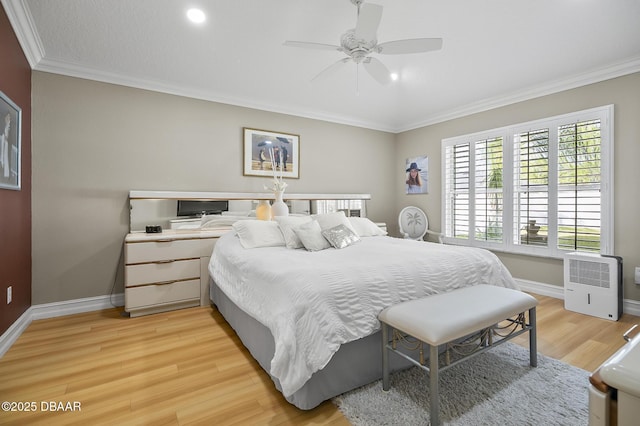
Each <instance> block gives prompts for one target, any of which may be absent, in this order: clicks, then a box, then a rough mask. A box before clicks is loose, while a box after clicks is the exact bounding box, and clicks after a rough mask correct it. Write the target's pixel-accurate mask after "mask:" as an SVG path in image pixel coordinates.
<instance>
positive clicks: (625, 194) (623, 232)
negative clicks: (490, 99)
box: [395, 73, 640, 300]
mask: <svg viewBox="0 0 640 426" xmlns="http://www.w3.org/2000/svg"><path fill="white" fill-rule="evenodd" d="M609 104H614V105H615V109H614V115H615V123H614V132H615V135H614V141H615V145H614V151H615V158H614V162H615V166H614V185H615V192H614V197H615V207H614V208H615V219H614V220H615V235H614V239H615V254H616V255H618V256H622V257H623V260H624V268H623V270H624V282H625V288H624V290H625V294H624V297H625V298H627V299H634V300H640V288H639V287H640V286H637V285H635V284H634V283H633V270H634V267H635V266H640V220H638V218H639V217H640V213H639V212H640V164H639V160H640V73H636V74H632V75H628V76H625V77H620V78H616V79H612V80H607V81H604V82H601V83H597V84H592V85H588V86H584V87H581V88H577V89H573V90H568V91H564V92H560V93H557V94H553V95H549V96H544V97H540V98H537V99H533V100H530V101H526V102H520V103H517V104H513V105H509V106H506V107H502V108H497V109H493V110H490V111H486V112H483V113H478V114H474V115H470V116H467V117H464V118H460V119H456V120H451V121H447V122H443V123H439V124H435V125H431V126H427V127H423V128H420V129H416V130H412V131H407V132H404V133H401V134H398V135H397V136H396V139H397V148H398V149H397V152H396V167H398V168H401V167H403V166H404V164H405V159H406V158H407V157H415V156H418V155H428V156H429V194H428V195H398V196H396V206H397V210H399V209H400V208H402V207H404V206H406V205H409V204H413V205H417V206H419V207H421V208H423V209H424V210H425V211H426V212H427V214H428V215H429V218H430V223H431V228H432V229H436V230H440V229H441V215H440V204H441V198H440V197H441V196H442V193H441V191H440V187H441V173H442V170H441V164H440V145H441V141H442V139H444V138H449V137H452V136H457V135H463V134H468V133H474V132H478V131H482V130H488V129H492V128H497V127H501V126H506V125H510V124H515V123H520V122H526V121H530V120H535V119H539V118H544V117H550V116H554V115H558V114H564V113H569V112H573V111H579V110H583V109H588V108H593V107H598V106H602V105H609ZM402 190H403V181H402V179H398V180H397V181H396V185H395V192H396V194H402ZM498 256H499V257H500V259H501V260H502V261H503V262H504V263H505V265H507V267H508V268H509V270H510V271H511V273H512V274H513V276H515V277H517V278H522V279H526V280H531V281H537V282H542V283H547V284H555V285H560V286H561V285H562V282H563V278H562V275H563V272H562V262H561V261H560V260H555V259H546V258H539V257H532V256H521V255H513V254H500V253H498Z"/></svg>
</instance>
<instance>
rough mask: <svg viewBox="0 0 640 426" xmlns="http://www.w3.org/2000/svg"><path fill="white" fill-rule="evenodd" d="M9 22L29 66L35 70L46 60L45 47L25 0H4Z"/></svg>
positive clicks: (3, 4) (3, 3)
mask: <svg viewBox="0 0 640 426" xmlns="http://www.w3.org/2000/svg"><path fill="white" fill-rule="evenodd" d="M2 6H4V10H5V12H6V13H7V17H8V18H9V22H11V26H12V27H13V31H14V32H15V34H16V37H17V38H18V43H20V46H21V47H22V51H23V52H24V55H25V57H26V58H27V61H28V62H29V66H30V67H31V69H35V67H36V66H37V65H38V63H39V62H40V61H41V60H42V58H44V47H43V46H42V42H41V41H40V37H39V36H38V32H37V31H36V27H35V25H34V23H33V20H32V19H31V13H30V12H29V11H28V8H27V5H26V4H25V3H24V1H23V0H2Z"/></svg>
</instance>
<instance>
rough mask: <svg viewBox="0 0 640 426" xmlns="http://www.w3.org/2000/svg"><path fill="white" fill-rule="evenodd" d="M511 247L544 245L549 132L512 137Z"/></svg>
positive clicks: (547, 212) (547, 200)
mask: <svg viewBox="0 0 640 426" xmlns="http://www.w3.org/2000/svg"><path fill="white" fill-rule="evenodd" d="M513 211H514V220H513V223H514V232H513V237H514V244H520V245H537V246H547V244H548V229H549V220H548V218H549V130H548V129H540V130H533V131H529V132H524V133H520V134H516V135H515V137H514V209H513Z"/></svg>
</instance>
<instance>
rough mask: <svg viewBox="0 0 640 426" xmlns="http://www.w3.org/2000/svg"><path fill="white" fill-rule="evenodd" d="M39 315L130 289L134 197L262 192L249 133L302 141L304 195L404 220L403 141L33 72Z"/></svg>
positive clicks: (298, 186) (296, 185)
mask: <svg viewBox="0 0 640 426" xmlns="http://www.w3.org/2000/svg"><path fill="white" fill-rule="evenodd" d="M33 117H34V118H33V155H32V165H33V192H32V202H33V215H32V217H33V219H32V226H33V228H32V229H33V237H32V242H33V250H32V256H33V258H32V260H33V280H32V289H33V299H32V303H33V304H41V303H48V302H55V301H64V300H71V299H79V298H84V297H91V296H100V295H105V294H109V293H110V291H111V288H112V286H113V284H114V282H115V283H116V285H115V293H121V292H122V291H123V289H122V264H121V262H122V260H121V250H122V245H123V238H124V236H125V235H126V233H127V230H128V221H129V216H128V198H127V197H128V192H129V190H131V189H137V190H185V191H224V192H265V191H264V189H263V185H264V184H265V183H268V179H267V178H259V177H250V176H243V175H242V128H243V127H253V128H258V129H265V130H274V131H280V132H288V133H294V134H297V135H300V179H295V180H293V179H289V180H288V181H287V182H288V183H289V185H290V186H289V187H288V188H287V191H289V192H295V193H304V192H307V193H370V194H371V195H372V200H371V201H370V202H368V204H367V211H368V215H369V217H370V218H372V219H373V220H376V221H384V222H392V221H395V216H396V211H395V206H394V205H393V203H392V202H389V200H393V191H394V185H393V181H394V177H393V175H394V172H395V169H394V164H393V160H392V159H393V158H394V157H395V135H393V134H390V133H384V132H379V131H374V130H367V129H362V128H357V127H351V126H345V125H339V124H332V123H327V122H322V121H317V120H310V119H305V118H300V117H293V116H288V115H284V114H275V113H269V112H264V111H258V110H252V109H247V108H240V107H234V106H229V105H223V104H217V103H213V102H205V101H198V100H194V99H188V98H183V97H178V96H171V95H166V94H161V93H155V92H150V91H144V90H139V89H132V88H127V87H122V86H117V85H110V84H104V83H98V82H94V81H88V80H82V79H78V78H71V77H63V76H59V75H54V74H48V73H43V72H34V73H33Z"/></svg>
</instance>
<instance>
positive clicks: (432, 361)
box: [429, 345, 440, 426]
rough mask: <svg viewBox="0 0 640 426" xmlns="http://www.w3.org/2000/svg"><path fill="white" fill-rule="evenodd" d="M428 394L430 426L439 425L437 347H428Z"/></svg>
mask: <svg viewBox="0 0 640 426" xmlns="http://www.w3.org/2000/svg"><path fill="white" fill-rule="evenodd" d="M429 393H430V395H431V397H430V402H431V409H430V411H431V414H430V420H431V426H439V425H440V389H439V387H438V345H429Z"/></svg>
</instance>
